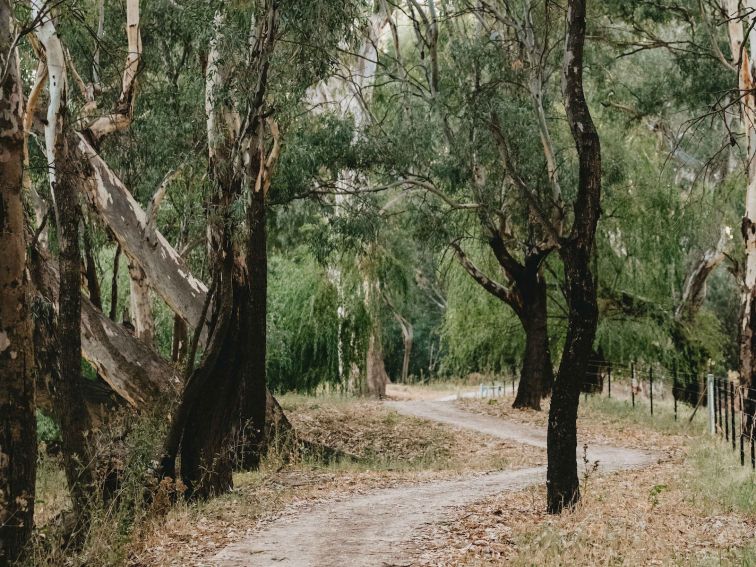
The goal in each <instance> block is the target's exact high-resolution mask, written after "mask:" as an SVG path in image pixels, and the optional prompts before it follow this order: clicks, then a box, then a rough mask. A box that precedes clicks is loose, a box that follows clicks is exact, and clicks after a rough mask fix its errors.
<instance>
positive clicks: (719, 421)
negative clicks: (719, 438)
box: [714, 378, 724, 435]
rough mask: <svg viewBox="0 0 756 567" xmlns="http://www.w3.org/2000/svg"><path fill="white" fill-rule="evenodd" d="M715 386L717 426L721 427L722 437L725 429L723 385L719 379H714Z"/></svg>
mask: <svg viewBox="0 0 756 567" xmlns="http://www.w3.org/2000/svg"><path fill="white" fill-rule="evenodd" d="M714 386H715V387H716V390H717V425H719V434H720V435H721V434H722V431H724V428H723V427H722V385H721V384H720V383H719V378H715V379H714Z"/></svg>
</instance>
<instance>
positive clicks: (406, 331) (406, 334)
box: [394, 313, 415, 384]
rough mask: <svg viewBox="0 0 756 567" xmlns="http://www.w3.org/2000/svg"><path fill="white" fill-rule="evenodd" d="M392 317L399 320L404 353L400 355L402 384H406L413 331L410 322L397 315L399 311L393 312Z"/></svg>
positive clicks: (413, 336)
mask: <svg viewBox="0 0 756 567" xmlns="http://www.w3.org/2000/svg"><path fill="white" fill-rule="evenodd" d="M394 318H395V319H396V320H397V321H398V322H399V326H400V327H401V329H402V346H403V347H404V354H403V355H402V384H406V383H407V380H408V379H409V368H410V358H411V356H412V346H413V343H414V338H415V333H414V329H413V328H412V323H410V322H409V321H407V319H405V318H404V317H402V316H401V315H399V313H394Z"/></svg>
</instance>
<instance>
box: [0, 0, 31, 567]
mask: <svg viewBox="0 0 756 567" xmlns="http://www.w3.org/2000/svg"><path fill="white" fill-rule="evenodd" d="M11 18H12V8H11V4H10V2H8V0H0V69H3V70H5V74H4V76H0V258H2V263H0V565H1V566H3V567H4V566H6V565H10V564H11V563H12V562H14V561H16V560H17V559H18V558H19V557H20V555H21V553H22V551H23V550H24V547H25V546H26V544H27V542H28V540H29V538H30V536H31V533H32V527H33V526H34V502H35V473H36V464H37V434H36V418H35V414H34V409H35V404H34V354H33V345H32V326H31V318H30V312H29V299H30V297H29V291H30V290H29V282H28V279H27V276H26V238H25V233H24V211H23V204H22V201H21V191H22V187H23V162H24V136H23V106H24V96H23V84H22V81H21V73H20V69H19V64H18V54H17V52H16V49H15V48H14V47H13V40H14V34H13V31H12V26H11V21H12V20H11Z"/></svg>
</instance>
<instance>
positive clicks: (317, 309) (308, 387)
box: [267, 252, 369, 392]
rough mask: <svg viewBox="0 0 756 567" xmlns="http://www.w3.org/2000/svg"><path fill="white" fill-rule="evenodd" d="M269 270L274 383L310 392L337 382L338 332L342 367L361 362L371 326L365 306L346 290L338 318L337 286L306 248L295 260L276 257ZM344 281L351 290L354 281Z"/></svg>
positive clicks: (270, 375) (270, 373) (270, 357)
mask: <svg viewBox="0 0 756 567" xmlns="http://www.w3.org/2000/svg"><path fill="white" fill-rule="evenodd" d="M269 271H270V283H269V290H270V293H269V297H268V312H269V315H268V363H267V366H268V380H269V383H270V385H271V387H272V388H274V389H275V390H276V391H284V392H285V391H289V390H297V391H303V392H312V391H314V390H315V389H316V388H317V387H318V386H319V385H321V384H324V383H330V384H338V381H339V352H338V349H339V337H340V336H341V344H342V345H343V353H342V357H343V358H342V363H343V365H344V368H346V369H349V368H350V367H351V364H352V363H355V364H357V365H362V364H363V362H362V361H363V358H364V354H365V352H366V338H365V337H366V328H367V327H368V326H369V317H368V315H367V313H366V312H365V309H364V306H363V305H362V303H361V302H358V301H354V296H353V295H352V294H351V293H350V294H347V295H346V299H347V302H346V303H345V304H344V305H343V309H344V312H345V315H344V318H343V320H341V321H340V319H339V316H338V309H339V297H338V291H337V288H336V285H335V284H334V283H333V282H331V281H330V280H329V277H328V274H327V272H326V269H325V268H323V267H322V266H321V265H319V264H317V263H316V262H315V261H314V259H313V258H312V257H311V256H310V255H308V254H307V253H306V252H304V253H302V254H301V255H299V257H297V258H293V259H289V258H286V257H284V256H274V257H272V258H271V260H270V267H269ZM347 276H348V274H347ZM342 281H343V283H344V285H345V287H346V288H347V289H349V286H350V285H353V283H352V282H350V281H349V279H348V278H347V277H343V279H342ZM340 326H341V329H339V327H340ZM342 386H343V385H342Z"/></svg>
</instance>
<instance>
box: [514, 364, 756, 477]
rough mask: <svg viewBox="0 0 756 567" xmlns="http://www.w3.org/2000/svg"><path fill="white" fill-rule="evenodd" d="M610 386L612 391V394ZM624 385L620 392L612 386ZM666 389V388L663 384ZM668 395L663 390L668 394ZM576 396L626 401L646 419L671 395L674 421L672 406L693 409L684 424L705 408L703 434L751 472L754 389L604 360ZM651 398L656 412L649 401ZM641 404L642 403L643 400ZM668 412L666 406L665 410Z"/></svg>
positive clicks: (755, 444)
mask: <svg viewBox="0 0 756 567" xmlns="http://www.w3.org/2000/svg"><path fill="white" fill-rule="evenodd" d="M613 383H614V390H613V389H612V386H613ZM620 384H622V385H623V386H625V387H626V386H627V385H629V390H630V392H629V395H628V393H627V391H626V389H625V391H624V392H620V388H618V385H620ZM670 384H671V388H670V387H669V385H670ZM513 385H514V384H513ZM668 390H669V391H668ZM582 391H583V392H584V394H585V397H586V399H587V398H588V396H589V395H607V396H608V397H609V398H612V397H615V398H617V397H618V396H617V394H618V393H620V397H624V398H625V399H628V397H629V401H630V403H631V404H632V407H633V408H635V407H639V408H640V407H641V406H646V407H647V408H648V411H649V412H650V413H651V415H654V411H657V412H658V411H659V409H660V406H659V404H658V402H659V401H660V400H663V399H664V397H665V395H669V394H671V396H672V400H673V412H674V419H675V421H677V420H678V418H679V413H678V402H679V401H684V402H685V403H687V404H688V405H690V406H692V407H693V412H692V414H691V415H690V417H689V418H688V421H689V422H691V421H693V418H694V417H695V415H696V413H697V412H698V410H699V408H701V407H704V406H705V407H707V408H708V422H709V432H710V433H711V434H713V435H717V436H719V437H721V438H722V440H723V441H725V442H726V443H727V445H728V446H730V447H731V448H732V450H733V451H739V452H740V464H741V465H743V466H746V465H747V464H750V466H751V467H752V468H753V469H756V419H754V418H756V389H754V388H749V387H747V386H743V385H741V384H739V383H736V382H734V381H733V380H730V379H729V378H724V377H720V376H714V375H713V374H708V375H707V376H706V378H705V380H704V378H703V377H702V376H696V375H693V374H686V373H678V372H677V369H673V370H672V372H671V373H670V372H669V371H668V370H665V369H662V368H659V367H655V366H654V365H647V366H645V365H640V364H636V363H630V364H616V363H611V362H606V361H601V362H596V361H593V362H591V363H590V365H589V368H588V371H587V372H586V376H585V381H584V383H583V387H582ZM655 398H656V402H657V404H656V407H655V406H654V400H655ZM644 400H646V401H647V403H646V402H645V401H644ZM666 407H669V406H666Z"/></svg>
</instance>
